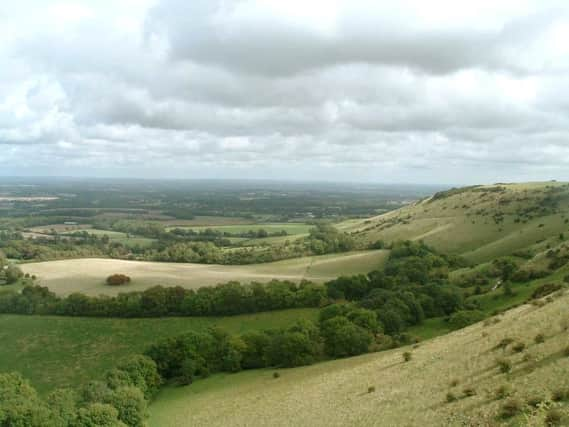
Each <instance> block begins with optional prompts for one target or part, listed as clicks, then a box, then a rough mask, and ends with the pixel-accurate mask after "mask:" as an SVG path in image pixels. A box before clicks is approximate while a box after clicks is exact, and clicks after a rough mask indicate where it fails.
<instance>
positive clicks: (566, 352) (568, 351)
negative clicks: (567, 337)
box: [563, 345, 569, 357]
mask: <svg viewBox="0 0 569 427" xmlns="http://www.w3.org/2000/svg"><path fill="white" fill-rule="evenodd" d="M563 355H564V356H565V357H569V345H568V346H567V347H565V348H564V349H563Z"/></svg>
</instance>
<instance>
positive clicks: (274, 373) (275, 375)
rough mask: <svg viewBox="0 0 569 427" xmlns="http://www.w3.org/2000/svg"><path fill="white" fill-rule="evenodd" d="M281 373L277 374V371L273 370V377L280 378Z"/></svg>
mask: <svg viewBox="0 0 569 427" xmlns="http://www.w3.org/2000/svg"><path fill="white" fill-rule="evenodd" d="M280 377H281V374H279V373H278V372H273V378H275V379H276V378H280Z"/></svg>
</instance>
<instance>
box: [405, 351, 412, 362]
mask: <svg viewBox="0 0 569 427" xmlns="http://www.w3.org/2000/svg"><path fill="white" fill-rule="evenodd" d="M412 357H413V356H412V354H411V352H409V351H406V352H405V353H403V360H404V361H405V362H409V361H410V360H411V358H412Z"/></svg>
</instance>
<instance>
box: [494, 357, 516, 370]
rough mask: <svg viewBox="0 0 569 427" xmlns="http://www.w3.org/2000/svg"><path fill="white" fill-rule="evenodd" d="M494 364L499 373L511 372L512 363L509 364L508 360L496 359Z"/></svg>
mask: <svg viewBox="0 0 569 427" xmlns="http://www.w3.org/2000/svg"><path fill="white" fill-rule="evenodd" d="M496 364H497V365H498V369H500V372H502V373H503V374H507V373H508V372H510V371H511V370H512V362H510V361H509V360H508V359H498V360H497V361H496Z"/></svg>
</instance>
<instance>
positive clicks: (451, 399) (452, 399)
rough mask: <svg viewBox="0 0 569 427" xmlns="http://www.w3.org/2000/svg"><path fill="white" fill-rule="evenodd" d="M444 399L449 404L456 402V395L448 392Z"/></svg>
mask: <svg viewBox="0 0 569 427" xmlns="http://www.w3.org/2000/svg"><path fill="white" fill-rule="evenodd" d="M446 399H447V402H449V403H451V402H456V401H457V400H458V398H457V397H456V395H455V394H454V393H453V392H452V391H449V392H448V393H447V397H446Z"/></svg>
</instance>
